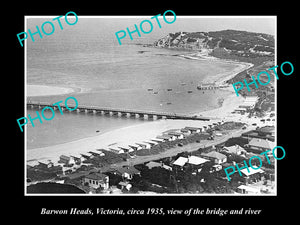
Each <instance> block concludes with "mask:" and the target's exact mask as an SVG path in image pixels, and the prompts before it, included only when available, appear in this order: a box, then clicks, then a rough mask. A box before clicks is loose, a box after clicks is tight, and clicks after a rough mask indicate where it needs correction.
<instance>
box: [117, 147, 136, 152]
mask: <svg viewBox="0 0 300 225" xmlns="http://www.w3.org/2000/svg"><path fill="white" fill-rule="evenodd" d="M118 148H119V149H121V150H123V151H124V152H134V150H133V149H132V148H131V147H130V146H118Z"/></svg>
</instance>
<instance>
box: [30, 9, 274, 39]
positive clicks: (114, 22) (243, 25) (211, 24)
mask: <svg viewBox="0 0 300 225" xmlns="http://www.w3.org/2000/svg"><path fill="white" fill-rule="evenodd" d="M78 16H79V19H78V22H77V23H76V24H75V25H73V26H70V25H68V24H66V22H65V19H64V17H62V18H61V22H62V25H63V30H60V28H59V25H58V24H57V21H53V24H54V25H55V27H56V29H55V35H51V36H52V37H51V38H54V36H56V39H58V40H59V38H62V37H63V36H64V35H67V33H66V31H68V32H70V36H73V37H74V36H76V35H78V34H79V33H81V34H84V35H86V36H90V37H91V36H99V37H103V36H105V39H106V40H111V41H112V43H113V44H118V41H117V38H116V35H115V33H116V32H118V31H120V30H124V31H126V28H127V27H128V29H129V30H130V31H133V30H134V29H135V27H134V24H136V25H137V27H139V25H140V23H141V22H142V21H143V20H149V21H151V22H152V24H153V30H152V32H150V33H148V34H144V33H142V32H141V37H139V36H138V34H137V33H133V34H132V36H133V39H134V40H133V41H132V40H130V38H129V35H128V34H127V37H126V38H124V39H123V40H122V41H124V43H139V42H140V43H149V42H150V43H152V42H153V41H155V40H157V39H159V38H162V37H164V36H166V35H167V34H169V33H175V32H179V31H186V32H199V31H204V32H208V31H220V30H227V29H233V30H242V31H250V32H257V33H266V34H271V35H275V34H276V17H275V16H177V17H176V21H175V22H174V23H172V24H167V23H165V22H164V20H163V17H162V16H160V17H159V21H160V24H161V28H159V26H158V24H157V22H156V20H155V19H151V17H153V16H154V15H149V16H120V17H116V16H114V17H106V16H102V17H97V18H95V17H93V18H91V17H88V16H80V15H78ZM55 17H56V16H55ZM53 18H54V17H46V18H37V17H31V18H29V19H28V24H27V29H28V28H30V29H32V30H33V32H34V31H36V28H35V27H36V25H38V26H39V27H41V25H42V24H43V22H45V21H52V19H53ZM172 19H173V16H170V17H167V20H168V21H172ZM70 20H72V18H70ZM47 26H48V28H50V26H49V25H47ZM47 26H45V27H46V28H47ZM147 26H149V25H148V23H144V25H143V27H144V29H145V30H149V27H147ZM120 35H121V34H120ZM35 36H36V37H37V36H38V35H35ZM44 36H45V35H44ZM48 37H50V36H48ZM36 39H38V37H37V38H36ZM45 39H46V38H43V41H45Z"/></svg>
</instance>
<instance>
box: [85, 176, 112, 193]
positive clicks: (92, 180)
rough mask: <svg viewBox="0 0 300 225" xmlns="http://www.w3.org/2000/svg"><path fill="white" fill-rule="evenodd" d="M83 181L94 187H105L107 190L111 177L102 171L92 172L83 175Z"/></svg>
mask: <svg viewBox="0 0 300 225" xmlns="http://www.w3.org/2000/svg"><path fill="white" fill-rule="evenodd" d="M82 183H83V184H84V185H88V186H89V187H91V188H94V189H98V188H103V189H104V190H107V189H108V188H109V177H108V176H107V175H104V174H102V173H91V174H88V175H86V176H84V177H83V181H82Z"/></svg>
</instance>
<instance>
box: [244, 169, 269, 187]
mask: <svg viewBox="0 0 300 225" xmlns="http://www.w3.org/2000/svg"><path fill="white" fill-rule="evenodd" d="M248 169H249V171H248ZM264 172H265V171H263V170H262V169H260V168H258V169H253V168H252V167H248V168H244V169H241V173H242V174H243V176H242V177H243V178H244V181H245V183H252V182H257V181H259V180H261V179H262V177H263V173H264Z"/></svg>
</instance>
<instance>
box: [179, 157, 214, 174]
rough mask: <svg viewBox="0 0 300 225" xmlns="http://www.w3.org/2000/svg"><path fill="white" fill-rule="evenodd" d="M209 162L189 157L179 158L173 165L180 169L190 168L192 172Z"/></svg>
mask: <svg viewBox="0 0 300 225" xmlns="http://www.w3.org/2000/svg"><path fill="white" fill-rule="evenodd" d="M206 162H209V160H207V159H203V158H200V157H198V156H193V155H192V156H189V157H188V158H186V157H182V156H180V157H179V158H178V159H176V160H175V161H174V162H173V165H175V166H177V167H180V169H183V167H185V168H191V169H192V170H198V171H199V169H200V168H201V166H202V164H204V163H206Z"/></svg>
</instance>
